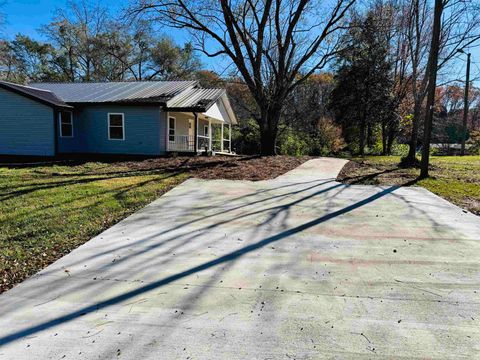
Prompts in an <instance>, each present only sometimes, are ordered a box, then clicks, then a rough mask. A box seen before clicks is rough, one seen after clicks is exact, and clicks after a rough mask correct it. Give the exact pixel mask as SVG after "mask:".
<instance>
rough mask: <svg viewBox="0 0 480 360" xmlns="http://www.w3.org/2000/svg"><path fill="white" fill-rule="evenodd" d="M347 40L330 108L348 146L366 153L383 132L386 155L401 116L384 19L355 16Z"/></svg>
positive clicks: (339, 58) (340, 58)
mask: <svg viewBox="0 0 480 360" xmlns="http://www.w3.org/2000/svg"><path fill="white" fill-rule="evenodd" d="M344 41H345V42H347V44H348V46H346V48H345V49H346V50H345V51H343V52H341V53H340V55H339V56H338V59H337V67H338V69H337V74H336V76H335V87H334V89H333V91H332V94H331V98H330V108H331V109H332V110H333V111H334V112H335V118H336V121H337V122H338V123H339V124H341V126H342V129H343V132H344V136H345V138H346V140H347V142H348V143H350V144H352V143H356V144H358V152H359V154H360V155H363V154H364V151H365V147H366V145H368V146H370V147H371V146H373V143H374V138H373V134H374V132H375V130H377V129H378V127H380V128H381V129H382V140H383V152H384V153H387V152H389V150H390V149H389V148H391V143H392V142H393V139H392V138H393V137H394V136H395V128H396V126H398V125H397V120H396V119H397V118H398V116H397V115H396V113H395V110H396V104H395V101H394V98H393V79H392V71H391V70H392V64H391V61H390V58H389V41H388V38H387V36H386V31H385V29H384V27H383V26H382V19H381V18H378V17H376V15H375V13H374V12H369V13H368V14H367V15H366V16H365V18H360V17H358V16H357V17H356V18H355V19H354V20H353V21H352V26H351V29H350V31H349V32H348V34H347V35H346V36H345V38H344ZM389 138H390V140H389Z"/></svg>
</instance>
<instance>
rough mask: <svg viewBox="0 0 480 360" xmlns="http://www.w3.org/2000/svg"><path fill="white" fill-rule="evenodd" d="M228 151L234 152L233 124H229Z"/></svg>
mask: <svg viewBox="0 0 480 360" xmlns="http://www.w3.org/2000/svg"><path fill="white" fill-rule="evenodd" d="M228 151H229V152H232V124H228Z"/></svg>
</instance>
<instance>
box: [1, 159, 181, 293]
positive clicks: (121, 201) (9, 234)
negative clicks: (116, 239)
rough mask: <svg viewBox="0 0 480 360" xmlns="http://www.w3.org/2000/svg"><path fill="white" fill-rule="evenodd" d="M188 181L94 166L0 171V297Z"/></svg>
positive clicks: (172, 174) (173, 174) (157, 172)
mask: <svg viewBox="0 0 480 360" xmlns="http://www.w3.org/2000/svg"><path fill="white" fill-rule="evenodd" d="M0 166H1V165H0ZM188 176H189V175H188V174H187V173H185V172H173V171H165V170H155V169H153V170H151V169H150V170H149V169H147V170H138V169H133V170H132V169H130V168H128V167H125V166H122V165H115V164H106V163H95V162H90V163H85V164H82V165H77V166H65V165H63V166H62V165H56V166H40V167H29V168H5V167H3V168H2V167H0V229H1V231H0V292H2V290H5V289H8V288H10V287H11V286H12V285H14V284H15V283H18V282H20V281H22V280H23V279H25V278H26V277H28V276H30V275H32V274H34V273H35V272H37V271H38V270H40V269H41V268H43V267H44V266H46V265H48V264H49V263H51V262H53V261H54V260H56V259H58V258H60V257H61V256H63V255H64V254H66V253H68V252H70V251H71V250H72V249H74V248H76V247H77V246H79V245H80V244H82V243H84V242H85V241H87V240H88V239H90V238H91V237H92V236H94V235H96V234H98V233H100V232H101V231H102V230H104V229H106V228H108V227H109V226H111V225H113V224H114V223H116V222H118V221H119V220H121V219H123V218H124V217H126V216H127V215H129V214H131V213H132V212H134V211H135V210H137V209H139V208H141V207H143V206H144V205H146V204H148V203H149V202H151V201H152V200H154V199H155V198H157V197H158V196H160V195H161V194H162V193H164V192H166V191H167V190H169V189H170V188H172V187H173V186H175V185H177V184H178V183H180V182H182V181H183V180H184V179H186V178H187V177H188Z"/></svg>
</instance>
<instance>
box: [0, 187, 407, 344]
mask: <svg viewBox="0 0 480 360" xmlns="http://www.w3.org/2000/svg"><path fill="white" fill-rule="evenodd" d="M336 186H338V184H337V185H334V187H336ZM341 186H345V185H341ZM396 189H398V187H396V186H392V187H388V188H385V189H382V190H381V191H380V192H378V193H376V194H373V195H371V196H369V197H367V198H364V199H363V200H360V201H357V202H355V203H353V204H351V205H349V206H346V207H344V208H342V209H339V210H336V211H332V212H330V213H328V214H326V215H324V216H321V217H319V218H317V219H314V220H311V221H308V222H306V223H304V224H302V225H299V226H295V227H292V228H289V229H286V230H284V231H282V232H280V233H278V234H276V235H272V236H268V237H266V238H264V239H262V240H260V241H258V242H256V243H253V244H250V245H247V246H244V247H242V248H240V249H238V250H235V251H232V252H229V253H227V254H225V255H223V256H220V257H218V258H216V259H214V260H211V261H207V262H204V263H203V264H200V265H198V266H194V267H191V268H190V269H187V270H185V271H182V272H178V273H176V274H173V275H170V276H167V277H165V278H163V279H160V280H158V281H154V282H152V283H149V284H147V285H144V286H141V287H139V288H137V289H134V290H131V291H128V292H125V293H123V294H121V295H118V296H114V297H111V298H110V299H107V300H104V301H100V302H98V303H96V304H93V305H89V306H85V307H83V308H81V309H79V310H76V311H73V312H70V313H68V314H66V315H62V316H59V317H57V318H55V319H52V320H49V321H45V322H43V323H41V324H39V325H35V326H31V327H28V328H26V329H23V330H20V331H16V332H13V333H11V334H9V335H6V336H3V337H2V338H0V346H1V345H5V344H8V343H10V342H12V341H15V340H17V339H20V338H23V337H26V336H30V335H33V334H35V333H37V332H40V331H43V330H46V329H49V328H52V327H54V326H57V325H60V324H63V323H67V322H70V321H72V320H75V319H77V318H79V317H81V316H84V315H86V314H89V313H92V312H95V311H98V310H100V309H103V308H106V307H108V306H111V305H115V304H118V303H121V302H123V301H126V300H129V299H131V298H133V297H136V296H138V295H141V294H143V293H146V292H149V291H152V290H155V289H158V288H160V287H162V286H165V285H168V284H170V283H172V282H174V281H177V280H180V279H182V278H185V277H187V276H189V275H192V274H195V273H198V272H201V271H203V270H207V269H210V268H212V267H215V266H217V265H220V264H226V263H229V262H232V261H234V260H236V259H238V258H240V257H242V256H243V255H245V254H248V253H250V252H252V251H255V250H258V249H260V248H262V247H265V246H267V245H269V244H272V243H275V242H278V241H280V240H283V239H286V238H288V237H290V236H292V235H295V234H298V233H300V232H302V231H305V230H307V229H309V228H312V227H314V226H317V225H320V224H322V223H324V222H327V221H329V220H331V219H333V218H336V217H338V216H341V215H343V214H346V213H348V212H351V211H353V210H355V209H357V208H360V207H362V206H364V205H367V204H369V203H372V202H374V201H376V200H378V199H380V198H382V197H384V196H386V195H388V194H391V193H392V192H394V191H395V190H396ZM312 196H313V195H309V196H308V197H312ZM295 202H297V201H295ZM290 206H291V205H290Z"/></svg>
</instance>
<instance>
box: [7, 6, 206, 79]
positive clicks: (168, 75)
mask: <svg viewBox="0 0 480 360" xmlns="http://www.w3.org/2000/svg"><path fill="white" fill-rule="evenodd" d="M68 4H69V5H68V7H66V8H65V9H59V10H58V11H57V14H56V16H55V18H54V19H53V21H52V22H50V23H49V24H46V25H43V26H42V27H41V29H40V33H41V34H42V35H43V37H44V38H46V39H47V41H46V42H40V41H38V40H35V39H32V38H30V37H28V36H25V35H22V34H17V35H16V36H15V37H14V39H12V40H2V41H1V42H0V64H1V76H2V78H4V79H6V80H9V81H15V82H26V81H72V82H73V81H118V80H169V79H179V78H184V79H188V78H191V77H192V74H193V73H194V72H195V71H197V70H199V69H200V66H201V64H200V61H199V59H198V57H197V56H196V54H195V53H194V51H193V48H192V45H191V44H190V43H186V44H184V45H183V46H179V45H177V44H176V43H175V42H174V41H173V40H172V39H171V38H169V37H166V36H158V35H157V34H156V32H155V31H154V29H153V27H152V24H151V23H148V22H146V21H141V20H139V21H134V22H125V21H121V20H118V16H116V15H115V14H110V13H109V12H108V11H107V10H106V8H103V7H102V6H100V5H92V4H90V3H88V2H78V3H77V2H69V3H68Z"/></svg>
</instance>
